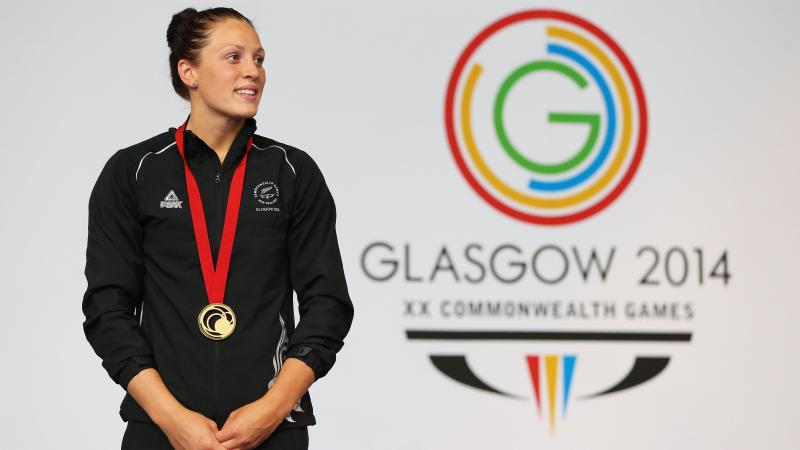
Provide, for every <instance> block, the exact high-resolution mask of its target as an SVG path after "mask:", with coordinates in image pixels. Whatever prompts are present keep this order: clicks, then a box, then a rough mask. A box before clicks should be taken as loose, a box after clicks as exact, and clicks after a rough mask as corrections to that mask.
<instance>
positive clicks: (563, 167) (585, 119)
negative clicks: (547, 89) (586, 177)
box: [494, 60, 600, 175]
mask: <svg viewBox="0 0 800 450" xmlns="http://www.w3.org/2000/svg"><path fill="white" fill-rule="evenodd" d="M537 71H552V72H556V73H560V74H562V75H564V76H566V77H567V78H569V79H570V80H572V81H573V82H574V83H575V84H576V85H577V86H578V87H579V88H581V89H584V88H586V86H587V85H588V83H587V82H586V80H585V79H584V78H583V77H582V76H581V75H580V74H579V73H578V72H576V71H575V70H573V69H572V68H570V67H568V66H565V65H564V64H561V63H559V62H556V61H545V60H541V61H533V62H530V63H527V64H524V65H523V66H521V67H519V68H517V69H516V70H514V71H513V72H511V75H509V76H508V77H507V78H506V79H505V80H504V81H503V84H502V85H501V86H500V90H499V91H498V92H497V97H496V98H495V102H494V125H495V130H496V132H497V138H498V139H499V140H500V144H501V145H502V146H503V149H504V150H505V151H506V153H508V155H509V156H510V157H511V159H513V160H514V161H516V162H517V164H519V165H521V166H522V167H525V168H526V169H528V170H530V171H532V172H537V173H541V174H548V175H552V174H557V173H561V172H564V171H567V170H570V169H572V168H573V167H575V166H577V165H579V164H580V163H581V162H583V160H584V159H586V157H587V156H589V153H590V152H591V151H592V148H594V144H595V142H596V141H597V135H598V129H599V128H600V116H599V115H598V114H581V113H565V112H551V113H550V114H548V121H549V122H550V123H570V124H586V125H589V136H588V138H587V139H586V142H585V143H584V145H583V146H582V147H581V149H580V150H579V151H578V152H577V153H576V154H575V155H574V156H572V157H571V158H569V159H568V160H566V161H563V162H559V163H555V164H544V163H539V162H536V161H533V160H530V159H528V158H526V157H525V156H523V155H522V154H521V153H520V152H519V151H518V150H517V149H516V147H514V145H513V144H512V143H511V140H510V139H509V137H508V133H507V132H506V128H505V124H504V121H503V109H504V107H505V103H506V97H507V96H508V93H509V91H510V90H511V88H512V87H513V86H514V84H515V83H516V82H517V81H519V80H520V79H521V78H522V77H524V76H525V75H528V74H531V73H534V72H537Z"/></svg>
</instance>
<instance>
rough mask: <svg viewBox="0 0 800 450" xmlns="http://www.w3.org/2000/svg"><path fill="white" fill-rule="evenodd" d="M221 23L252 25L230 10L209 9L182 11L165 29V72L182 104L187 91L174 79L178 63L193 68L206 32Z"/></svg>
mask: <svg viewBox="0 0 800 450" xmlns="http://www.w3.org/2000/svg"><path fill="white" fill-rule="evenodd" d="M224 19H239V20H241V21H244V22H247V23H248V24H249V25H250V26H253V23H252V22H250V19H248V18H247V17H245V16H243V15H242V14H241V13H239V11H236V10H235V9H233V8H209V9H204V10H203V11H197V10H196V9H194V8H186V9H184V10H183V11H181V12H179V13H177V14H175V15H173V16H172V21H171V22H170V23H169V27H167V45H169V50H170V51H169V70H170V75H171V76H172V87H173V88H174V89H175V92H177V93H178V95H180V96H181V97H182V98H184V99H185V100H189V88H187V87H186V85H185V84H184V83H183V80H181V77H180V75H178V61H180V60H181V59H186V60H187V61H189V62H191V63H192V64H196V63H197V60H198V58H199V57H200V50H201V49H202V48H203V47H205V46H206V44H207V43H208V42H207V41H208V32H209V29H210V28H211V25H213V24H215V23H217V22H219V21H222V20H224Z"/></svg>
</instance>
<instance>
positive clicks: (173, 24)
mask: <svg viewBox="0 0 800 450" xmlns="http://www.w3.org/2000/svg"><path fill="white" fill-rule="evenodd" d="M196 16H197V10H196V9H194V8H186V9H184V10H183V11H181V12H179V13H176V14H174V15H173V16H172V20H171V21H170V23H169V26H168V27H167V45H169V47H170V48H173V47H174V44H175V39H178V38H179V37H180V36H183V35H184V34H185V30H186V29H187V28H189V25H190V24H191V23H192V22H193V21H194V20H195V17H196Z"/></svg>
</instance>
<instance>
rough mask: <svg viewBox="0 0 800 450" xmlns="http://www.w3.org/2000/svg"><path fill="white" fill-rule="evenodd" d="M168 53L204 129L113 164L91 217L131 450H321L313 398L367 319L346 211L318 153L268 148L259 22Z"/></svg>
mask: <svg viewBox="0 0 800 450" xmlns="http://www.w3.org/2000/svg"><path fill="white" fill-rule="evenodd" d="M167 41H168V44H169V47H170V58H169V61H170V69H171V75H172V84H173V87H174V89H175V91H176V92H177V93H178V94H179V95H180V96H181V97H183V98H184V99H187V100H188V101H189V102H190V103H191V113H190V114H189V117H188V118H187V120H186V121H185V122H184V123H183V124H182V125H181V126H180V127H177V128H170V129H169V130H168V131H166V132H164V133H160V134H158V135H156V136H153V137H152V138H150V139H148V140H146V141H143V142H140V143H138V144H135V145H133V146H131V147H128V148H125V149H122V150H119V151H117V152H116V153H115V154H114V155H113V156H112V157H111V158H110V159H109V160H108V162H107V163H106V165H105V167H104V168H103V171H102V172H101V174H100V176H99V178H98V180H97V183H96V184H95V187H94V189H93V190H92V195H91V198H90V201H89V236H88V245H87V260H86V278H87V281H88V287H87V290H86V293H85V294H84V297H83V312H84V314H85V316H86V320H85V321H84V323H83V327H84V331H85V333H86V337H87V340H88V341H89V343H90V344H91V345H92V347H93V349H94V351H95V352H96V353H97V354H98V355H99V356H100V357H101V358H102V360H103V366H104V368H105V369H106V370H107V371H108V373H109V375H110V376H111V378H112V379H113V380H114V381H115V382H117V383H118V384H120V386H121V387H123V389H125V390H126V395H125V398H124V399H123V401H122V404H121V406H120V415H121V416H122V418H123V420H125V421H126V422H127V428H126V431H125V435H124V437H123V442H122V448H123V449H160V448H165V449H168V448H176V449H185V450H190V449H191V450H194V449H215V450H222V449H227V450H231V449H254V448H257V449H281V450H293V449H307V448H308V431H307V427H308V426H309V425H313V424H314V423H316V419H315V417H314V415H313V408H312V404H311V399H310V396H309V393H308V388H309V387H310V385H311V384H312V383H313V382H314V381H315V380H316V379H319V378H320V377H322V376H324V375H325V374H326V373H327V372H328V371H329V370H330V368H331V366H332V365H333V363H334V361H335V355H336V353H337V352H338V351H339V350H340V349H341V347H342V345H343V340H344V337H345V336H346V334H347V333H348V331H349V329H350V324H351V322H352V319H353V305H352V301H351V300H350V297H349V294H348V291H347V286H346V282H345V277H344V271H343V268H342V262H341V256H340V252H339V247H338V241H337V238H336V232H335V217H336V212H335V207H334V203H333V198H332V196H331V194H330V191H329V190H328V188H327V185H326V183H325V180H324V178H323V176H322V173H321V172H320V170H319V168H318V166H317V165H316V163H315V162H314V161H313V159H311V157H310V156H309V155H308V154H306V153H305V152H303V151H302V150H300V149H297V148H295V147H292V146H290V145H287V144H283V143H280V142H277V141H275V140H273V139H270V138H266V137H263V136H259V135H256V134H255V129H256V125H255V119H253V117H254V116H255V115H256V112H257V110H258V105H259V101H260V99H261V94H262V91H263V88H264V84H265V79H266V73H265V70H264V67H263V63H264V58H265V55H264V50H263V48H262V47H261V42H260V40H259V37H258V34H257V33H256V31H255V29H254V28H253V26H252V24H251V22H250V20H249V19H247V18H245V17H244V16H242V15H241V14H240V13H238V12H237V11H235V10H233V9H230V8H211V9H207V10H204V11H200V12H198V11H196V10H194V9H192V8H188V9H186V10H184V11H182V12H180V13H178V14H175V15H174V16H173V18H172V22H171V23H170V25H169V28H168V30H167ZM292 291H295V292H296V293H297V298H298V304H299V311H300V319H299V322H298V324H297V326H296V327H295V320H294V312H293V304H292Z"/></svg>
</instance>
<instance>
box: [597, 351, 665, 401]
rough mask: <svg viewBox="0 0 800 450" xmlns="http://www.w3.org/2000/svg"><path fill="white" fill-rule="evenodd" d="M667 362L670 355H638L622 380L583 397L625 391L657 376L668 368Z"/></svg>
mask: <svg viewBox="0 0 800 450" xmlns="http://www.w3.org/2000/svg"><path fill="white" fill-rule="evenodd" d="M667 363H669V357H668V356H667V357H662V356H637V357H636V361H634V363H633V367H632V368H631V370H630V372H628V374H627V375H625V378H623V379H622V381H620V382H619V383H617V384H615V385H614V386H612V387H610V388H608V389H606V390H605V391H602V392H598V393H596V394H591V395H586V396H583V397H582V398H584V399H586V398H594V397H600V396H601V395H606V394H611V393H612V392H619V391H624V390H625V389H630V388H632V387H634V386H638V385H640V384H642V383H644V382H646V381H649V380H651V379H653V378H655V376H656V375H658V374H660V373H661V372H662V371H663V370H664V369H666V368H667Z"/></svg>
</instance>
